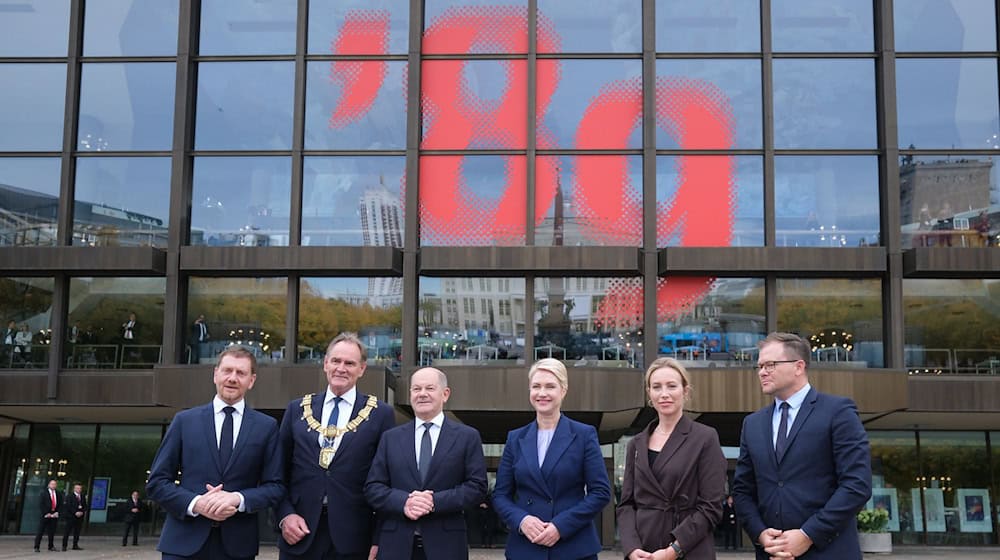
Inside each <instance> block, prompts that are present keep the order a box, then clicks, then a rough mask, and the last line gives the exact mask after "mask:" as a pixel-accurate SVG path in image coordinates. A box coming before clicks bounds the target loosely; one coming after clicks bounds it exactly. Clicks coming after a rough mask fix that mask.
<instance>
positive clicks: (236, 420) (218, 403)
mask: <svg viewBox="0 0 1000 560" xmlns="http://www.w3.org/2000/svg"><path fill="white" fill-rule="evenodd" d="M227 406H232V407H233V408H235V409H236V412H233V449H236V442H237V441H239V437H240V426H242V425H243V411H244V410H245V409H246V406H247V405H246V401H245V400H243V399H240V401H239V402H237V403H236V404H233V405H230V404H226V401H224V400H222V399H220V398H219V395H215V398H214V399H212V409H213V410H214V411H215V414H213V415H212V416H213V418H214V419H215V446H216V453H218V446H219V445H220V444H221V443H222V424H223V422H225V421H226V412H225V410H224V409H225V408H226V407H227ZM222 490H223V491H227V490H226V489H225V488H223V489H222ZM235 494H236V495H237V496H239V497H240V507H238V508H236V511H241V512H242V511H246V500H245V499H244V498H243V493H242V492H235ZM199 498H201V495H198V496H195V497H194V498H192V499H191V503H190V504H188V509H187V513H188V515H190V516H191V517H198V514H197V513H195V512H194V505H195V504H196V503H198V499H199Z"/></svg>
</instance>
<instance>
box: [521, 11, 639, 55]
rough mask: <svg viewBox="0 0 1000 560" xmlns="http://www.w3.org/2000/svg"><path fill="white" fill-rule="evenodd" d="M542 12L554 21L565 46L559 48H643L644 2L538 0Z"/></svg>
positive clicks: (627, 50) (632, 50) (628, 50)
mask: <svg viewBox="0 0 1000 560" xmlns="http://www.w3.org/2000/svg"><path fill="white" fill-rule="evenodd" d="M538 13H539V17H540V19H541V18H547V19H548V20H549V21H550V22H552V26H553V27H554V31H555V34H556V36H558V37H559V43H560V45H561V47H562V48H561V49H559V51H558V52H588V53H593V52H616V53H637V52H639V51H641V50H642V2H636V1H635V0H574V1H573V2H566V1H565V0H538Z"/></svg>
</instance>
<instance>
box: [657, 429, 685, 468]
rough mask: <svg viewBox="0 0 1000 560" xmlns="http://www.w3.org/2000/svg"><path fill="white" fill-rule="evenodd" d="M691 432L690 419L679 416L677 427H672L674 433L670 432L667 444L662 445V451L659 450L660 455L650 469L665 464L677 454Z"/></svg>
mask: <svg viewBox="0 0 1000 560" xmlns="http://www.w3.org/2000/svg"><path fill="white" fill-rule="evenodd" d="M690 432H691V419H690V418H688V417H687V416H681V418H680V420H678V421H677V425H676V426H674V431H673V432H671V434H670V437H669V438H668V439H667V442H666V443H664V444H663V449H661V450H660V455H659V456H658V457H657V458H656V462H655V463H653V465H651V467H657V466H658V465H661V464H663V463H665V462H668V461H670V458H671V457H673V456H674V453H677V450H678V449H680V448H681V446H682V445H684V441H685V440H687V436H688V434H689V433H690Z"/></svg>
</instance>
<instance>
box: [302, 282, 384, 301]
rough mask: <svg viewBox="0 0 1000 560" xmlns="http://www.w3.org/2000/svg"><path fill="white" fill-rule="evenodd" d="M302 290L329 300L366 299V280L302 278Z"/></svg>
mask: <svg viewBox="0 0 1000 560" xmlns="http://www.w3.org/2000/svg"><path fill="white" fill-rule="evenodd" d="M302 285H303V288H304V289H307V290H308V291H310V292H312V293H313V294H315V295H317V296H319V297H322V298H325V299H326V298H329V299H346V300H354V299H366V298H367V296H368V278H303V279H302Z"/></svg>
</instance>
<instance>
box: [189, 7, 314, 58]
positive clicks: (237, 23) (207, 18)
mask: <svg viewBox="0 0 1000 560" xmlns="http://www.w3.org/2000/svg"><path fill="white" fill-rule="evenodd" d="M297 4H298V3H297V2H296V0H269V1H267V2H261V1H260V0H201V38H200V40H199V44H198V50H199V52H200V54H203V55H216V54H218V55H224V54H230V55H233V54H292V53H294V52H295V20H296V17H297V14H298V7H297Z"/></svg>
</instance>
